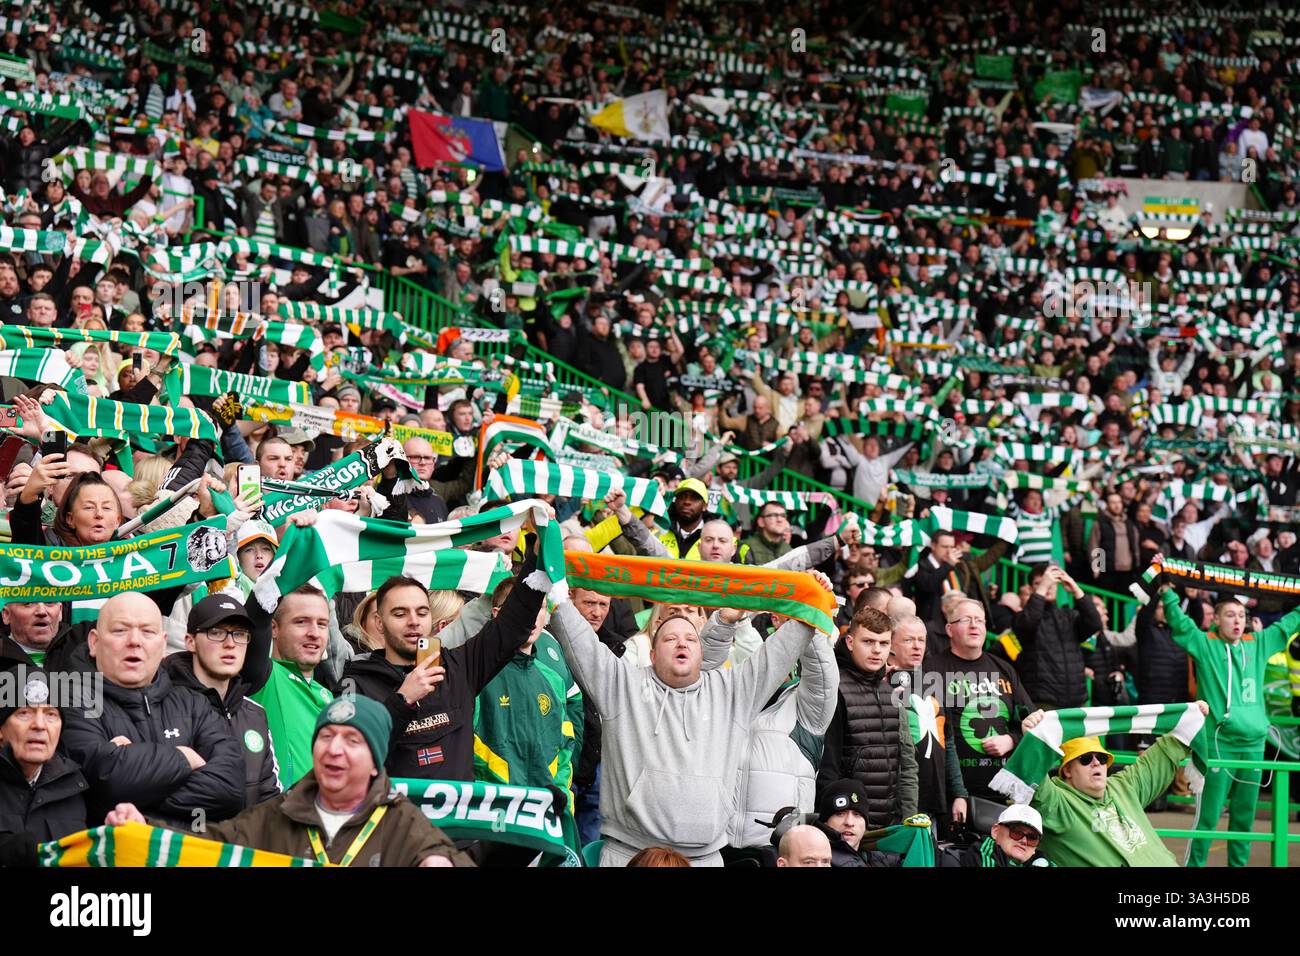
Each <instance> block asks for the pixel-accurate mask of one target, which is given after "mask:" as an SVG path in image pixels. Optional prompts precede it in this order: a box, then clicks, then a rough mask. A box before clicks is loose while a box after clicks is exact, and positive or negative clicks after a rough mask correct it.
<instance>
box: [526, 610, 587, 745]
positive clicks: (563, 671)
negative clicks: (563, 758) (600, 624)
mask: <svg viewBox="0 0 1300 956" xmlns="http://www.w3.org/2000/svg"><path fill="white" fill-rule="evenodd" d="M533 656H534V657H536V658H537V659H538V661H540V662H541V663H543V664H545V665H546V666H547V667H549V668H550V669H551V670H553V671H555V673H557V674H559V675H560V680H562V681H564V686H565V687H567V688H568V691H566V693H565V701H566V704H565V708H564V711H565V714H566V715H567V716H568V718H569V721H570V722H571V723H572V724H573V754H574V757H575V759H576V757H577V755H578V754H580V753H582V733H583V731H584V730H585V729H586V719H587V717H586V713H585V710H584V708H583V702H582V688H581V687H579V686H578V682H577V681H576V680H574V679H573V671H571V670H569V662H568V661H566V660H565V659H564V648H562V647H561V646H560V642H559V641H557V640H556V639H555V638H554V637H552V636H551V635H550V634H548V633H547V632H546V631H542V633H541V634H539V635H537V640H536V641H535V642H534V643H533Z"/></svg>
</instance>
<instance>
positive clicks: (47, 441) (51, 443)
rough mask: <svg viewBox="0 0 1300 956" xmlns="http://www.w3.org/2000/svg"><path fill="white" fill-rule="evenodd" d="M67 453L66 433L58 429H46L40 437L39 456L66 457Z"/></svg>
mask: <svg viewBox="0 0 1300 956" xmlns="http://www.w3.org/2000/svg"><path fill="white" fill-rule="evenodd" d="M67 453H68V433H67V432H64V431H59V430H58V429H54V428H51V429H48V430H47V431H46V432H44V433H43V434H42V435H41V456H42V457H44V456H45V455H66V454H67Z"/></svg>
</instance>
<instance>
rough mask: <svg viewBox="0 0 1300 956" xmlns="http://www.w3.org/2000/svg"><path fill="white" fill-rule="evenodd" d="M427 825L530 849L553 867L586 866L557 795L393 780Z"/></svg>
mask: <svg viewBox="0 0 1300 956" xmlns="http://www.w3.org/2000/svg"><path fill="white" fill-rule="evenodd" d="M393 793H400V794H404V795H405V796H406V798H407V799H408V800H410V801H411V802H412V803H414V804H415V805H416V806H417V807H419V808H420V809H421V810H422V811H423V812H424V815H425V816H426V817H428V818H429V822H430V823H432V824H433V825H434V826H436V827H437V828H438V829H440V830H441V831H442V832H443V833H445V834H447V836H449V837H451V838H452V839H453V840H491V841H494V842H497V843H510V844H513V845H514V846H522V847H527V848H528V849H530V850H536V851H537V852H538V853H541V854H542V855H543V857H544V858H547V859H544V861H543V862H544V863H545V864H547V865H552V866H582V857H581V855H580V852H579V848H578V833H577V828H576V826H574V824H573V820H572V818H571V817H570V816H569V812H568V808H567V807H565V806H564V805H563V804H561V805H560V807H559V808H558V809H557V807H556V802H555V792H553V791H551V790H549V789H547V788H545V787H511V786H507V785H504V784H497V783H487V782H484V781H473V782H470V781H460V780H411V779H403V778H401V777H398V778H395V779H394V780H393Z"/></svg>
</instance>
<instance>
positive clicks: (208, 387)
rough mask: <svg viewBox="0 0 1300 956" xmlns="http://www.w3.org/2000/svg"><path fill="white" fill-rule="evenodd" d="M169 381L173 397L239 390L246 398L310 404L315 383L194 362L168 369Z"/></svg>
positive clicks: (243, 399)
mask: <svg viewBox="0 0 1300 956" xmlns="http://www.w3.org/2000/svg"><path fill="white" fill-rule="evenodd" d="M166 384H167V392H168V394H169V395H171V396H173V400H174V399H175V398H177V397H179V396H181V395H203V396H207V397H209V398H216V397H218V396H221V395H225V394H226V393H227V392H235V393H236V394H238V395H239V396H240V400H241V401H245V402H247V401H249V400H250V399H252V400H261V401H267V402H279V403H281V404H285V405H288V404H296V405H307V404H309V403H310V402H311V386H309V385H308V384H307V383H306V382H289V381H285V380H284V379H278V378H266V377H264V376H261V375H245V374H243V373H242V372H227V371H223V370H222V369H215V368H208V367H207V366H205V365H196V364H192V363H191V364H182V365H179V366H177V367H175V368H173V369H172V370H171V371H170V372H168V373H167V383H166Z"/></svg>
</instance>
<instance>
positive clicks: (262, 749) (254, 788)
mask: <svg viewBox="0 0 1300 956" xmlns="http://www.w3.org/2000/svg"><path fill="white" fill-rule="evenodd" d="M252 636H253V624H252V622H251V621H250V620H249V617H248V613H247V612H246V611H245V610H244V606H243V605H242V604H240V603H239V602H238V601H236V600H235V599H234V598H233V597H231V596H230V595H228V594H209V595H208V596H207V597H205V598H204V599H203V600H201V601H199V603H198V604H196V605H194V607H193V609H192V610H191V611H190V616H189V621H188V622H187V624H186V628H185V648H186V649H185V650H184V651H182V652H180V653H177V654H171V655H169V656H168V657H167V659H166V660H165V661H164V662H163V666H164V667H165V668H166V669H167V673H168V674H169V675H170V676H171V679H172V681H173V682H174V683H175V684H176V685H177V686H180V687H188V688H190V689H191V690H193V691H195V692H197V693H199V694H201V695H202V696H203V697H204V699H205V700H207V702H208V703H209V705H211V706H212V708H213V709H214V710H215V711H216V712H217V714H219V715H220V716H221V717H222V719H223V720H225V722H226V726H227V728H229V731H230V736H231V737H232V738H233V739H234V741H235V743H236V744H238V746H239V751H240V753H241V754H242V755H243V758H244V806H245V808H247V807H251V806H255V805H257V804H259V803H261V802H262V801H263V800H270V799H271V798H272V797H274V796H277V795H278V794H279V793H280V792H281V791H280V768H279V765H278V764H277V763H276V760H275V749H274V747H273V741H272V740H271V731H270V728H269V727H268V726H267V720H266V710H265V708H263V707H262V705H261V704H259V703H257V702H256V701H254V700H251V699H250V698H249V697H248V696H247V695H248V693H249V686H248V684H247V682H245V681H244V679H243V678H242V676H241V673H240V672H241V671H242V670H243V669H244V660H245V658H246V657H247V655H248V649H249V642H250V641H251V640H252Z"/></svg>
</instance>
